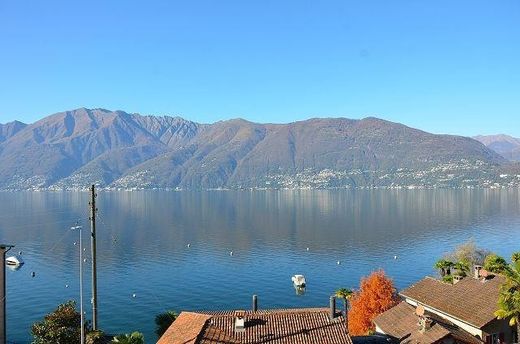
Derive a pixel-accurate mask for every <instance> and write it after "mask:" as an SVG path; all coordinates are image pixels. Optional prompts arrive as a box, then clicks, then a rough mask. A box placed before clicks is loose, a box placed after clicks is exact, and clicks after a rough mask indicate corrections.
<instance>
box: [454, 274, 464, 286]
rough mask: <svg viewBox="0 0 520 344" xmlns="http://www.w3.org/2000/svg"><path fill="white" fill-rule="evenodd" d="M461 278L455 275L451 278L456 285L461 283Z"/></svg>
mask: <svg viewBox="0 0 520 344" xmlns="http://www.w3.org/2000/svg"><path fill="white" fill-rule="evenodd" d="M462 278H463V277H462V276H459V275H455V276H453V284H457V283H459V282H460V281H462Z"/></svg>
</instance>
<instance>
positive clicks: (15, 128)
mask: <svg viewBox="0 0 520 344" xmlns="http://www.w3.org/2000/svg"><path fill="white" fill-rule="evenodd" d="M26 126H27V124H25V123H22V122H19V121H13V122H9V123H6V124H1V123H0V143H1V142H4V141H5V140H7V139H9V138H10V137H12V136H14V135H16V133H18V132H19V131H20V130H22V129H23V128H25V127H26Z"/></svg>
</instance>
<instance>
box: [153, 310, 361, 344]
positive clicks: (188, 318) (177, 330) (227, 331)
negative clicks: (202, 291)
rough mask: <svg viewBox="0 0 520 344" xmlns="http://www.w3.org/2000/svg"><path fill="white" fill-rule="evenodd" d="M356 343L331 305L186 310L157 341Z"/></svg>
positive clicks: (165, 343) (186, 343) (197, 343)
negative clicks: (249, 309)
mask: <svg viewBox="0 0 520 344" xmlns="http://www.w3.org/2000/svg"><path fill="white" fill-rule="evenodd" d="M181 343H182V344H252V343H277V344H285V343H287V344H289V343H291V344H299V343H302V344H303V343H306V344H352V340H351V338H350V336H349V334H348V333H347V331H346V326H345V318H344V316H343V315H342V314H341V313H337V312H336V306H335V301H334V304H333V302H331V307H329V308H303V309H277V310H257V311H255V310H251V311H241V310H238V311H223V312H196V313H195V312H182V313H181V314H180V315H179V316H178V317H177V319H176V320H175V321H174V322H173V324H172V325H171V326H170V327H169V328H168V330H167V331H166V332H165V333H164V335H163V336H162V337H161V338H160V339H159V341H158V342H157V344H181Z"/></svg>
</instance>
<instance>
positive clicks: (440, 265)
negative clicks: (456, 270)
mask: <svg viewBox="0 0 520 344" xmlns="http://www.w3.org/2000/svg"><path fill="white" fill-rule="evenodd" d="M453 265H454V264H453V262H451V261H449V260H446V259H439V260H438V261H437V263H435V268H436V269H438V270H440V273H441V276H442V277H444V276H446V275H451V268H452V267H453Z"/></svg>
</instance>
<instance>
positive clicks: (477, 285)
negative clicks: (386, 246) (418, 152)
mask: <svg viewBox="0 0 520 344" xmlns="http://www.w3.org/2000/svg"><path fill="white" fill-rule="evenodd" d="M2 248H3V249H4V251H5V248H6V247H4V246H2ZM4 255H5V252H4ZM395 258H397V257H395ZM17 263H18V264H19V263H20V262H17V261H16V260H14V258H13V257H8V258H7V260H6V264H7V265H13V264H17ZM21 263H22V264H23V261H22V262H21ZM434 268H435V269H437V270H438V271H439V275H438V276H437V277H435V278H434V277H425V278H423V279H421V280H418V281H417V282H416V283H414V284H413V285H411V286H409V287H407V288H405V289H404V290H401V291H399V292H397V291H396V289H395V288H394V286H393V282H392V279H391V278H389V277H388V276H386V275H385V272H384V271H383V270H378V271H374V272H373V273H371V274H370V275H369V276H366V277H364V278H362V280H361V283H360V286H359V288H358V289H356V290H352V289H347V288H340V289H337V290H336V291H331V296H330V299H329V300H324V304H327V302H328V307H325V308H300V309H262V308H261V307H259V297H257V296H256V295H253V298H252V307H251V309H249V310H228V311H211V310H210V311H207V312H190V311H182V312H180V313H177V312H175V311H167V312H165V313H162V314H158V315H157V316H156V317H155V323H156V331H155V332H156V335H157V338H158V341H157V343H158V344H253V343H280V344H285V343H287V344H289V343H312V344H351V343H354V344H372V343H373V344H378V343H424V344H426V343H443V344H456V343H468V344H473V343H474V344H479V343H482V344H483V343H485V344H505V343H518V336H519V333H520V252H516V253H514V254H513V255H512V256H511V259H510V261H509V262H508V261H506V259H504V258H503V257H500V256H498V255H496V254H494V253H492V252H489V251H487V250H485V249H482V248H479V247H477V246H476V245H475V243H474V242H473V241H469V242H467V243H464V244H462V245H460V246H458V247H457V248H456V249H455V250H454V251H453V252H451V253H449V254H446V256H445V257H443V258H441V259H439V260H438V261H437V262H436V263H435V265H434ZM4 269H5V265H4ZM4 273H5V270H4ZM4 276H5V274H4ZM293 282H294V284H295V288H305V286H306V285H305V278H304V276H301V275H296V276H295V277H293ZM4 288H5V285H4ZM4 292H5V289H4ZM4 295H5V294H4ZM2 300H5V298H3V299H2ZM3 311H4V314H3V315H4V320H5V303H4V307H3ZM80 324H84V325H83V328H82V327H81V326H80ZM2 330H3V333H2V334H3V335H4V338H3V343H7V341H6V338H5V322H4V328H2ZM31 334H32V336H33V338H34V339H33V342H32V343H34V344H44V343H45V344H48V343H59V344H76V343H88V344H107V343H120V344H143V343H145V338H144V336H143V335H142V334H141V333H139V332H134V333H129V334H119V335H115V336H114V335H108V334H105V333H103V331H101V330H99V329H96V330H93V329H92V326H91V323H90V322H88V321H85V320H84V319H83V318H82V316H81V314H80V312H78V310H77V305H76V303H75V302H74V301H68V302H66V303H64V304H61V305H59V306H58V307H57V309H56V310H55V311H54V312H52V313H50V314H48V315H46V316H45V317H44V319H42V320H41V321H38V322H36V323H34V324H33V325H32V328H31ZM146 340H147V342H151V339H149V338H147V339H146ZM154 340H155V338H154Z"/></svg>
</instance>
